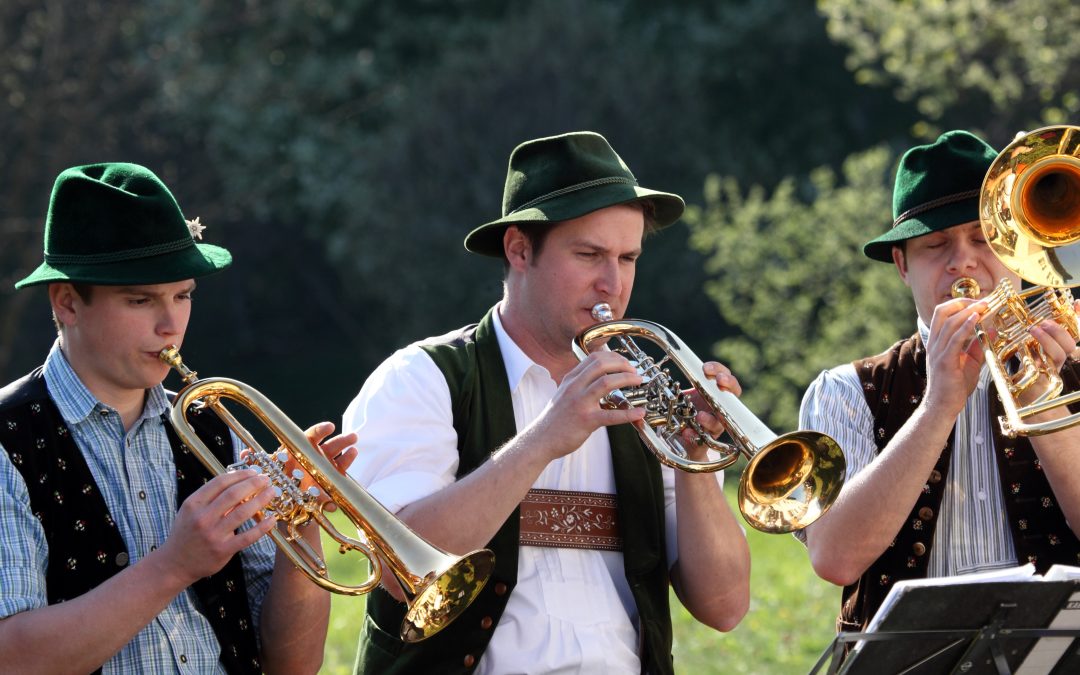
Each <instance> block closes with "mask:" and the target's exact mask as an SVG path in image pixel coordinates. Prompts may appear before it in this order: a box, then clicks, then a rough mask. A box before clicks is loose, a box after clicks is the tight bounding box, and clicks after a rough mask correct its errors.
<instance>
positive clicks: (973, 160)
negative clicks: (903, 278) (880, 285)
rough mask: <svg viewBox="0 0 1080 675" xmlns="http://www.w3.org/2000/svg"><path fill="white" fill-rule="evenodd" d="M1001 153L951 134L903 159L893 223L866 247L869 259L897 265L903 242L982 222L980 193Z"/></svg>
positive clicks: (977, 140) (970, 138)
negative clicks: (895, 254) (898, 249)
mask: <svg viewBox="0 0 1080 675" xmlns="http://www.w3.org/2000/svg"><path fill="white" fill-rule="evenodd" d="M997 154H998V153H997V151H996V150H994V149H993V148H991V147H990V146H989V145H987V144H986V142H985V141H983V140H982V139H980V138H978V137H977V136H974V135H972V134H970V133H968V132H966V131H947V132H945V133H943V134H941V135H940V136H938V139H937V140H936V141H934V142H933V143H931V144H929V145H917V146H915V147H914V148H911V149H910V150H908V151H907V152H906V153H904V156H903V157H902V158H901V159H900V167H899V168H898V169H897V170H896V184H895V187H894V188H893V219H894V220H893V224H892V229H890V230H889V231H888V232H886V233H885V234H883V235H881V236H880V237H878V238H877V239H874V240H873V241H870V242H867V243H866V245H865V246H863V253H865V254H866V256H867V257H869V258H873V259H874V260H880V261H881V262H890V263H891V262H892V247H893V245H895V244H898V243H900V242H902V241H906V240H908V239H913V238H915V237H921V236H922V235H924V234H929V233H931V232H937V231H939V230H944V229H945V228H947V227H952V226H954V225H962V224H963V223H970V222H971V221H973V220H978V219H979V189H980V188H981V187H982V182H983V177H984V176H986V172H987V170H989V169H990V165H991V164H992V163H993V161H994V159H995V158H996V157H997Z"/></svg>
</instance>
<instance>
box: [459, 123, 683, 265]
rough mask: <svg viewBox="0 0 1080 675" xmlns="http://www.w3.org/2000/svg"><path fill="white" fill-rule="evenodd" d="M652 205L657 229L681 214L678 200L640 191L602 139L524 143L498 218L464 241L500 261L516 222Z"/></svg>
mask: <svg viewBox="0 0 1080 675" xmlns="http://www.w3.org/2000/svg"><path fill="white" fill-rule="evenodd" d="M639 201H651V202H652V203H653V205H654V213H653V214H652V219H653V225H654V227H655V228H656V229H660V228H663V227H667V226H668V225H671V224H672V223H674V222H675V221H677V220H678V219H679V217H680V216H681V215H682V212H683V209H684V208H685V206H686V205H685V203H684V202H683V200H682V197H679V196H678V195H673V194H669V193H667V192H657V191H655V190H648V189H646V188H643V187H638V183H637V179H636V178H634V174H633V173H631V172H630V169H629V167H627V166H626V164H625V163H624V162H623V161H622V159H621V158H620V157H619V156H618V155H617V154H615V151H614V150H613V149H612V148H611V145H609V144H608V142H607V139H605V138H604V137H603V136H601V135H600V134H597V133H594V132H591V131H577V132H573V133H569V134H562V135H560V136H549V137H547V138H538V139H535V140H531V141H526V142H524V143H522V144H521V145H519V146H517V147H516V148H514V151H513V152H512V153H510V166H509V168H508V170H507V172H506V186H505V188H504V189H503V203H502V214H503V215H502V218H499V219H498V220H494V221H492V222H490V223H486V224H484V225H481V226H480V227H478V228H476V229H475V230H473V231H472V232H470V233H469V235H468V236H467V237H465V248H466V249H468V250H470V251H472V252H473V253H479V254H481V255H490V256H495V257H502V255H503V243H502V242H503V232H505V231H506V228H507V227H509V226H510V225H515V224H519V223H557V222H561V221H564V220H571V219H573V218H579V217H581V216H584V215H585V214H587V213H592V212H593V211H597V210H599V209H602V208H606V207H608V206H616V205H618V204H629V203H631V202H639Z"/></svg>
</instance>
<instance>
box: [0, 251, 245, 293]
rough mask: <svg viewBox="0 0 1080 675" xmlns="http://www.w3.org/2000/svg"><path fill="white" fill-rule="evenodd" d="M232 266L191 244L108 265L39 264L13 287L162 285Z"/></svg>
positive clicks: (223, 256)
mask: <svg viewBox="0 0 1080 675" xmlns="http://www.w3.org/2000/svg"><path fill="white" fill-rule="evenodd" d="M231 264H232V254H230V253H229V252H228V251H227V250H225V249H224V248H221V247H220V246H214V245H213V244H195V245H194V246H189V247H187V248H184V249H182V250H180V251H174V252H172V253H167V254H164V255H157V256H149V257H146V258H138V259H134V260H123V261H119V262H110V263H69V264H63V265H60V264H57V265H51V264H49V263H48V262H44V263H42V264H41V265H40V266H39V267H38V268H37V269H36V270H34V271H33V272H32V273H31V274H30V275H29V276H27V277H26V278H25V279H22V280H21V281H18V282H16V284H15V288H24V287H26V286H37V285H40V284H51V283H57V282H70V283H83V284H94V285H98V286H124V285H128V284H137V285H144V284H166V283H170V282H173V281H182V280H184V279H195V278H199V277H204V276H207V275H209V274H213V273H215V272H219V271H221V270H223V269H225V268H226V267H228V266H229V265H231Z"/></svg>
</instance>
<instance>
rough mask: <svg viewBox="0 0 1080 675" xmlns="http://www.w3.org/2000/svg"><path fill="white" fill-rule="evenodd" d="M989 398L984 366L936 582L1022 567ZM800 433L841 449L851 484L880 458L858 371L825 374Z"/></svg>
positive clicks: (941, 531) (811, 392)
mask: <svg viewBox="0 0 1080 675" xmlns="http://www.w3.org/2000/svg"><path fill="white" fill-rule="evenodd" d="M919 332H920V333H921V335H922V339H923V341H924V342H925V340H926V336H927V335H928V333H929V330H928V329H927V328H926V326H925V324H923V323H922V321H921V320H920V321H919ZM989 395H990V374H989V371H988V370H987V369H986V366H983V369H982V371H981V372H980V373H979V383H978V385H976V387H975V390H974V391H973V392H972V393H971V395H970V396H968V400H967V403H966V404H965V406H964V409H963V410H962V411H961V412H960V415H959V416H958V417H957V418H956V427H955V430H954V432H953V451H952V457H951V458H950V463H949V474H948V477H947V478H946V482H945V492H944V495H943V497H942V501H941V508H940V510H939V516H938V524H937V529H936V530H935V532H934V545H933V546H932V547H931V549H930V559H929V560H928V561H927V576H929V577H942V576H952V575H957V574H972V573H975V572H981V571H985V570H992V569H997V568H1001V567H1011V566H1013V565H1016V564H1017V561H1016V549H1015V548H1014V547H1013V540H1012V531H1011V530H1010V529H1009V527H1008V523H1007V522H1006V520H1005V504H1004V498H1003V496H1002V491H1001V479H1000V476H999V473H998V467H997V462H996V461H995V460H994V434H993V428H992V427H991V424H992V423H996V421H995V420H991V419H990V414H989V402H988V399H987V397H988V396H989ZM799 428H800V429H811V430H814V431H820V432H823V433H827V434H829V435H830V436H832V437H833V439H834V440H836V442H837V443H839V444H840V447H841V448H843V450H844V457H845V459H846V460H847V480H849V481H850V480H851V479H852V477H854V476H855V475H857V474H858V473H859V472H860V471H862V470H863V469H864V468H866V467H867V466H868V465H869V464H870V463H871V462H872V461H874V459H875V458H876V457H877V446H876V444H875V443H874V437H873V433H874V418H873V415H872V414H871V412H870V408H869V407H868V406H867V405H866V398H865V397H864V396H863V392H862V383H861V382H860V380H859V376H858V374H857V373H856V372H855V367H854V366H853V365H852V364H850V363H846V364H844V365H841V366H837V367H836V368H833V369H831V370H826V371H824V372H822V373H821V374H820V375H818V377H817V379H815V380H814V382H813V383H811V385H810V387H809V388H808V389H807V390H806V394H805V395H804V397H803V402H802V409H801V410H800V413H799ZM800 538H801V537H800Z"/></svg>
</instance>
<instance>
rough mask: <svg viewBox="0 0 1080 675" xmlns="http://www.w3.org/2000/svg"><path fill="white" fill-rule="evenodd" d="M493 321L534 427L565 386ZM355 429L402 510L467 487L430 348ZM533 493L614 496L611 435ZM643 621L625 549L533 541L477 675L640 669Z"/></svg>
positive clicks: (411, 351) (350, 425) (394, 379)
mask: <svg viewBox="0 0 1080 675" xmlns="http://www.w3.org/2000/svg"><path fill="white" fill-rule="evenodd" d="M493 318H494V326H495V334H496V337H497V339H498V342H499V349H500V350H501V352H502V357H503V363H504V364H505V366H506V372H507V379H508V381H509V385H510V392H511V398H512V401H513V407H514V420H515V422H516V425H517V428H518V429H522V428H524V427H525V426H526V425H528V424H529V423H530V422H531V421H532V420H534V419H536V418H537V417H538V416H539V415H540V413H541V412H542V411H543V410H544V408H545V407H546V406H547V404H548V402H549V401H550V400H551V398H552V397H553V396H554V394H555V390H556V384H555V381H554V380H553V379H552V378H551V375H550V374H549V373H548V371H547V369H545V368H543V367H541V366H539V365H537V364H536V363H534V362H533V361H532V360H531V359H530V358H529V357H528V356H526V355H525V353H524V352H523V351H522V350H521V349H520V348H519V347H518V346H517V345H516V344H515V343H514V341H513V340H511V339H510V337H509V336H508V335H507V334H506V331H505V330H504V329H503V326H502V322H501V321H500V319H499V314H498V312H497V311H496V312H494V313H493ZM343 431H344V432H349V431H356V432H357V433H358V434H359V438H358V440H357V447H358V448H359V450H360V452H359V455H358V456H357V458H356V461H355V462H353V465H352V466H351V467H350V469H349V474H350V475H351V476H352V477H353V478H355V479H356V480H357V481H358V482H359V483H360V484H361V485H363V486H364V487H365V488H367V490H368V491H369V492H370V493H371V495H372V496H374V497H375V498H376V499H378V500H379V501H380V502H382V503H383V504H384V505H385V506H386V507H387V508H388V509H389V510H390V511H392V512H395V513H396V512H397V511H399V510H401V509H402V508H403V507H405V506H406V505H408V504H410V503H412V502H415V501H417V500H420V499H423V498H425V497H427V496H429V495H431V494H434V493H435V492H437V491H439V490H441V489H442V488H444V487H446V486H448V485H450V484H451V483H453V482H454V480H455V474H456V471H457V467H458V451H457V433H456V432H455V431H454V426H453V412H452V409H451V400H450V390H449V387H448V386H447V384H446V380H445V379H444V377H443V375H442V372H441V371H440V370H439V368H438V367H437V366H436V365H435V363H434V361H432V360H431V357H429V356H428V355H427V353H426V352H424V351H423V350H422V349H420V347H419V346H418V344H412V345H410V346H408V347H406V348H404V349H401V350H399V351H398V352H396V353H394V354H393V355H392V356H390V358H388V359H387V360H386V361H384V362H383V363H382V364H381V365H380V366H379V367H378V368H377V369H376V370H375V372H373V373H372V374H371V376H370V377H369V378H368V380H367V382H365V383H364V386H363V388H362V389H361V391H360V394H359V395H358V396H357V397H356V398H355V399H354V400H353V401H352V403H350V404H349V407H348V409H347V410H346V411H345V416H344V424H343ZM493 450H494V448H493ZM661 469H662V471H663V474H662V475H663V481H664V498H665V504H666V509H665V511H666V523H667V550H668V561H669V564H674V561H675V559H676V554H677V551H678V548H677V541H676V538H675V537H676V529H675V478H674V473H673V470H672V469H670V468H668V467H666V466H662V467H661ZM718 480H720V481H721V482H722V480H723V478H722V474H719V473H718ZM533 487H534V488H541V489H551V490H580V491H589V492H605V493H614V492H615V478H614V474H613V471H612V466H611V448H610V445H609V443H608V436H607V431H606V429H604V428H601V429H598V430H597V431H596V432H594V433H593V434H592V435H591V436H590V437H589V439H588V440H587V441H586V442H585V444H584V445H582V446H581V447H580V448H579V449H578V450H576V451H575V452H572V453H570V454H569V455H566V456H565V457H561V458H559V459H557V460H555V461H553V462H551V463H550V464H548V466H547V467H546V468H545V469H544V471H543V472H542V473H541V474H540V476H539V478H537V480H536V482H535V483H533ZM637 621H638V617H637V608H636V606H635V604H634V600H633V596H632V595H631V593H630V589H629V587H628V585H627V582H626V576H625V573H624V570H623V557H622V554H621V553H619V552H616V551H595V550H579V549H569V548H551V547H539V546H521V547H520V549H519V556H518V580H517V585H516V586H515V588H514V591H513V592H512V593H511V594H510V598H509V600H508V602H507V605H506V610H505V611H504V612H503V615H502V618H501V619H500V620H499V623H498V625H497V626H496V627H495V630H494V634H493V635H492V638H491V642H490V644H489V645H488V648H487V650H486V651H485V652H484V655H483V656H482V658H481V659H480V662H479V664H478V665H477V672H479V673H496V672H497V673H553V672H565V673H577V672H589V673H627V672H635V673H636V672H639V671H640V670H641V665H640V661H639V658H638V635H637Z"/></svg>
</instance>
